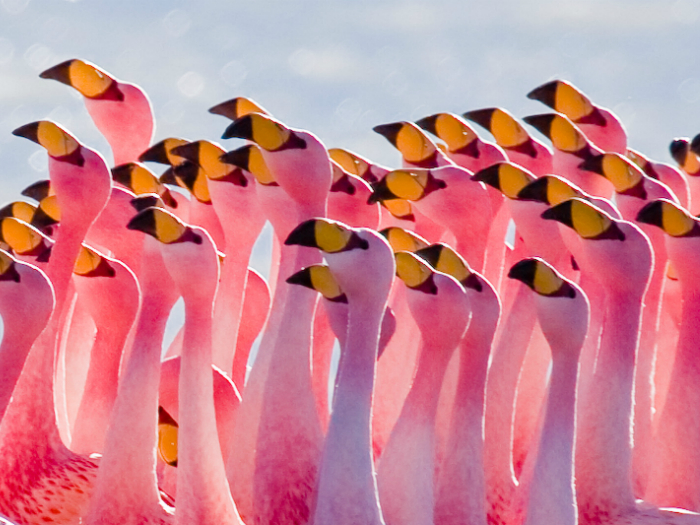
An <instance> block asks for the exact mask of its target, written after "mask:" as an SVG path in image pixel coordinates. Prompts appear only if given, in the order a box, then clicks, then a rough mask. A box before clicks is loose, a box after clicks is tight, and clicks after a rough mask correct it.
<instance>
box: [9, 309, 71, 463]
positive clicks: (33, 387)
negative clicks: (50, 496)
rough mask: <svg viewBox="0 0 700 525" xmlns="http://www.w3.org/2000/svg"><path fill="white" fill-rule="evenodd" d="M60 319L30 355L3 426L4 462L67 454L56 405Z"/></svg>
mask: <svg viewBox="0 0 700 525" xmlns="http://www.w3.org/2000/svg"><path fill="white" fill-rule="evenodd" d="M60 326H61V323H60V320H59V317H58V315H57V314H56V312H55V311H54V314H53V315H52V316H51V319H50V320H49V324H48V326H47V328H46V330H44V331H43V332H42V333H41V335H40V336H39V337H38V338H37V340H36V341H35V343H34V345H33V346H32V350H31V351H30V352H29V355H28V356H27V360H26V362H25V364H24V368H23V370H22V374H21V375H20V378H19V380H18V381H17V385H16V387H15V390H14V392H13V397H12V402H11V403H10V405H9V406H8V407H7V411H6V412H5V417H4V418H3V420H2V424H0V462H2V463H5V465H4V466H3V467H2V468H6V466H7V463H11V464H17V465H21V464H22V463H23V462H24V461H29V457H36V456H38V457H40V458H46V459H47V460H49V461H50V460H51V458H52V457H54V454H55V453H59V452H64V453H67V452H68V450H67V449H66V447H65V445H64V444H63V441H62V440H61V437H60V435H59V432H58V426H57V422H56V410H55V406H54V370H55V366H54V362H55V359H56V349H57V340H58V334H59V332H60V330H59V328H60Z"/></svg>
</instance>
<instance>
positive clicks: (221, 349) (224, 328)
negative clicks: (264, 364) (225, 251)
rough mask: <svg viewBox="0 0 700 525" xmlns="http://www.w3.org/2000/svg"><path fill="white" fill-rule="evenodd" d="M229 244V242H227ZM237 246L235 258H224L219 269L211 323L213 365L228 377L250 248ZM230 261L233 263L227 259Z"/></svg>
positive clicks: (228, 256) (236, 336)
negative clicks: (219, 273)
mask: <svg viewBox="0 0 700 525" xmlns="http://www.w3.org/2000/svg"><path fill="white" fill-rule="evenodd" d="M227 244H228V245H231V244H232V243H231V242H228V241H227ZM234 246H236V249H235V250H231V249H229V253H232V251H235V253H236V256H235V258H233V257H232V255H227V257H226V260H225V261H224V264H223V266H222V269H221V279H220V281H219V290H218V292H217V294H216V302H215V304H214V324H213V333H212V342H213V347H212V352H213V362H214V364H215V365H216V366H218V367H219V368H221V369H222V370H223V371H224V372H225V373H226V374H227V375H229V376H230V375H231V367H232V366H233V354H234V351H235V348H236V341H237V340H238V329H239V326H240V322H241V310H242V308H243V300H244V293H245V286H246V280H247V275H248V259H249V258H250V252H251V250H252V245H250V246H241V247H239V246H238V245H234ZM239 248H240V250H239ZM229 258H232V259H235V260H229Z"/></svg>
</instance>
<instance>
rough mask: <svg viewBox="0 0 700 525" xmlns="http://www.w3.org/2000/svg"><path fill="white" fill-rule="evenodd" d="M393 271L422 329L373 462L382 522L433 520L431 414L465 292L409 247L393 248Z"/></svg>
mask: <svg viewBox="0 0 700 525" xmlns="http://www.w3.org/2000/svg"><path fill="white" fill-rule="evenodd" d="M396 264H397V274H398V276H399V277H400V278H401V279H402V280H404V282H405V283H406V285H407V286H408V288H409V290H408V295H407V298H408V304H409V307H410V308H411V313H412V314H413V317H414V319H415V320H416V323H417V324H418V326H419V329H420V330H421V352H420V357H419V361H418V367H417V370H416V375H415V378H414V381H413V385H412V386H411V390H410V392H409V394H408V396H407V397H406V401H405V403H404V406H403V409H402V411H401V416H400V417H399V419H398V420H397V422H396V425H395V426H394V429H393V431H392V433H391V437H390V438H389V442H388V443H387V445H386V447H385V449H384V452H383V453H382V456H381V458H380V460H379V465H378V467H377V486H378V489H379V501H380V502H381V505H382V510H383V512H384V515H385V516H386V520H387V523H403V524H411V523H416V524H418V523H420V524H425V523H433V521H434V509H433V506H434V490H435V489H434V481H433V476H434V472H435V415H436V411H437V405H438V398H439V394H440V385H441V384H442V380H443V377H444V375H445V370H446V368H447V364H448V362H449V360H450V357H451V356H452V352H453V351H454V350H455V348H456V347H457V345H458V344H459V341H460V340H461V338H462V336H463V335H464V332H465V330H466V328H467V325H468V324H469V314H470V305H469V299H468V298H467V295H466V292H465V291H464V288H463V287H462V285H461V284H459V282H458V281H457V280H456V279H455V278H454V277H452V276H449V275H446V274H443V273H439V272H434V271H433V270H431V269H430V267H429V266H428V265H427V264H425V263H424V262H422V259H420V258H418V257H417V256H415V255H413V254H411V253H409V252H398V253H397V254H396Z"/></svg>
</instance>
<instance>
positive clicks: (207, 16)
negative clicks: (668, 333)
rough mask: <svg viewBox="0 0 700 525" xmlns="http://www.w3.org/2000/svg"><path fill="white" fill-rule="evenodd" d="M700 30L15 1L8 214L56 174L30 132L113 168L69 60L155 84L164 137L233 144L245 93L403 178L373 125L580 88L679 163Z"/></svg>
mask: <svg viewBox="0 0 700 525" xmlns="http://www.w3.org/2000/svg"><path fill="white" fill-rule="evenodd" d="M699 24H700V1H691V0H677V1H668V2H665V1H640V0H627V1H625V0H617V1H589V2H585V1H582V0H542V1H522V0H512V1H500V2H465V1H457V0H437V1H432V2H409V1H381V0H372V1H365V0H359V1H348V2H341V1H337V0H325V1H322V0H318V1H306V2H292V1H282V0H280V1H255V0H253V1H251V0H249V1H246V2H240V1H229V2H223V1H220V2H212V1H197V2H185V1H180V2H177V1H168V2H164V1H163V2H161V1H152V2H148V1H139V2H136V1H133V0H127V1H120V2H116V1H115V2H106V1H104V2H101V1H91V0H82V1H75V2H72V1H65V0H0V159H2V161H1V166H0V205H1V204H2V203H5V202H9V201H10V200H15V199H17V198H19V192H20V190H21V189H22V188H24V187H26V186H27V185H28V184H30V183H31V182H33V181H35V180H38V179H40V178H46V177H47V172H46V154H45V152H44V150H43V149H41V148H39V147H38V146H37V145H36V144H33V143H31V142H29V141H27V140H24V139H20V138H17V137H14V136H12V135H11V131H12V130H13V129H15V128H16V127H18V126H20V125H22V124H26V123H28V122H31V121H35V120H38V119H42V118H46V117H49V118H52V119H54V120H56V121H57V122H59V123H61V124H63V125H64V126H65V127H67V128H68V129H69V130H71V131H72V132H73V133H74V134H75V135H76V136H77V137H78V138H79V139H80V140H81V141H83V142H85V143H87V144H88V145H90V146H91V147H94V148H97V149H99V150H100V151H101V152H102V153H103V154H105V156H106V157H107V158H108V159H111V154H110V152H109V148H108V147H107V143H106V142H105V140H104V139H103V138H102V137H101V135H100V134H99V133H98V132H97V130H96V128H95V127H94V125H93V124H92V121H91V120H90V118H89V117H88V115H87V112H86V111H85V109H84V106H83V102H82V100H81V97H80V95H79V94H78V93H77V92H75V91H73V90H71V89H70V88H68V87H67V86H64V85H62V84H59V83H58V82H55V81H48V80H42V79H40V78H39V77H38V74H39V73H40V72H41V71H43V70H44V69H46V68H48V67H50V66H53V65H54V64H56V63H58V62H60V61H63V60H66V59H69V58H83V59H87V60H90V61H93V62H95V63H96V64H98V65H99V66H101V67H102V68H104V69H106V70H107V71H109V72H110V73H112V74H113V75H114V76H116V77H117V78H119V79H122V80H127V81H131V82H135V83H137V84H139V85H141V86H142V87H143V88H144V89H145V90H146V92H147V93H148V94H149V95H150V97H151V101H152V103H153V107H154V110H155V116H156V119H157V126H156V136H155V139H156V140H160V139H162V138H165V137H167V136H182V137H185V138H188V139H192V140H195V139H202V138H205V139H210V140H220V139H219V137H220V136H221V133H222V131H223V129H224V128H225V125H226V122H227V121H226V120H225V119H223V118H222V117H218V116H215V115H210V114H209V113H207V109H208V108H209V107H211V106H213V105H214V104H216V103H219V102H222V101H223V100H226V99H229V98H232V97H234V96H240V95H243V96H247V97H251V98H253V99H255V100H256V101H257V102H258V103H260V104H262V105H263V106H264V107H265V108H267V109H268V110H269V111H270V112H271V113H272V114H273V115H275V116H276V117H277V118H279V119H280V120H281V121H283V122H285V123H286V124H288V125H290V126H293V127H298V128H304V129H307V130H310V131H313V132H314V133H316V134H317V135H318V136H319V137H320V138H321V139H322V140H323V141H324V142H325V144H326V145H327V146H329V147H332V146H342V147H346V148H350V149H352V150H355V151H357V152H358V153H361V154H363V155H365V156H367V157H369V158H371V159H374V160H375V161H378V162H380V163H383V164H386V165H395V164H397V162H398V158H397V154H396V152H395V151H394V150H393V148H392V147H391V146H390V145H389V144H388V143H387V142H386V141H385V139H384V138H382V137H380V136H379V135H376V134H375V133H373V132H372V131H371V128H372V126H374V125H376V124H380V123H384V122H390V121H395V120H403V119H416V118H420V117H423V116H425V115H428V114H431V113H433V112H437V111H453V112H458V113H461V112H464V111H467V110H472V109H477V108H480V107H487V106H495V105H497V106H502V107H505V108H507V109H509V110H510V111H511V112H512V113H513V114H515V115H516V116H524V115H528V114H533V113H540V112H544V111H546V110H547V109H546V108H545V106H543V105H542V104H539V103H537V102H534V101H530V100H528V99H527V98H526V97H525V94H526V93H527V92H528V91H530V90H531V89H532V88H534V87H536V86H538V85H540V84H542V83H544V82H545V81H547V80H550V79H552V78H564V79H567V80H569V81H571V82H573V83H574V84H576V85H577V86H578V87H579V88H581V89H582V90H583V91H584V92H585V93H587V94H588V95H589V96H590V97H591V99H592V100H593V101H594V102H596V103H598V104H600V105H603V106H606V107H609V108H612V109H613V110H614V111H616V112H617V113H618V115H620V116H621V118H622V119H623V121H624V123H625V124H626V126H627V130H628V133H629V137H630V140H629V144H630V146H632V147H634V148H637V149H639V150H641V151H643V152H645V153H646V154H648V155H650V156H651V157H652V158H654V159H656V160H663V161H667V162H672V161H671V159H670V156H669V154H668V144H669V142H670V141H671V139H673V138H674V137H676V136H693V135H695V134H696V133H697V132H699V131H700V119H698V113H699V112H700V52H699V48H700V32H699V31H698V29H699ZM223 142H224V145H225V146H226V147H227V148H228V149H233V148H234V147H237V146H238V144H237V143H236V142H235V141H223ZM263 252H264V250H263V251H262V252H261V251H259V252H257V253H258V257H257V258H256V261H255V262H254V264H255V265H256V266H258V267H259V268H262V269H263V270H264V255H260V254H262V253H263Z"/></svg>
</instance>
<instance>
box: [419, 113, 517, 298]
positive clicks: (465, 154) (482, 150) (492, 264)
mask: <svg viewBox="0 0 700 525" xmlns="http://www.w3.org/2000/svg"><path fill="white" fill-rule="evenodd" d="M416 124H418V125H419V126H420V127H421V128H423V129H425V130H426V131H429V132H430V133H432V134H433V135H436V136H437V137H438V138H439V139H441V140H443V141H444V142H445V144H446V145H447V152H446V155H447V156H448V157H449V158H450V160H452V161H453V162H454V163H455V164H457V165H458V166H461V167H462V168H465V169H467V170H469V171H471V172H477V171H480V170H482V169H484V168H487V167H489V166H491V165H493V164H496V163H497V162H504V161H507V160H508V157H507V156H506V153H505V151H503V148H501V147H500V146H499V145H498V144H495V143H491V142H486V141H484V140H481V138H479V136H478V135H477V133H476V131H474V130H473V129H472V127H471V126H470V125H469V124H468V123H467V122H466V120H464V119H463V118H462V117H460V116H458V115H454V114H452V113H437V114H435V115H431V116H428V117H425V118H422V119H420V120H419V121H417V122H416ZM486 189H487V191H488V194H489V200H490V202H491V214H492V216H493V221H492V224H491V227H490V229H489V238H488V243H487V248H486V262H485V265H484V275H485V277H486V278H487V279H489V280H490V281H492V282H494V283H496V285H498V284H499V281H500V278H501V270H502V261H503V257H504V256H505V249H506V247H505V242H504V240H505V237H506V231H507V228H508V223H509V222H510V214H509V213H508V209H507V207H504V206H503V195H502V194H501V193H500V192H498V191H494V190H493V189H491V188H488V187H487V188H486Z"/></svg>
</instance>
